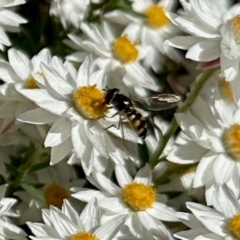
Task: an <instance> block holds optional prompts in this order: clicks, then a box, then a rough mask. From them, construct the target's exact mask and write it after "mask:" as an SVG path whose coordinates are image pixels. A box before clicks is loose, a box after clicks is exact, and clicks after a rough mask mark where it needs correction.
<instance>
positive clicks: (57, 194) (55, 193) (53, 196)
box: [45, 182, 69, 208]
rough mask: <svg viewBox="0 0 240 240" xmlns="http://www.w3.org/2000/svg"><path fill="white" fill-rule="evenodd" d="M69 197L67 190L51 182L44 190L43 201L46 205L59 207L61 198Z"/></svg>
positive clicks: (61, 201)
mask: <svg viewBox="0 0 240 240" xmlns="http://www.w3.org/2000/svg"><path fill="white" fill-rule="evenodd" d="M68 197H69V192H68V191H67V189H65V188H64V187H62V186H60V185H58V184H57V183H54V182H53V183H52V184H50V185H48V186H47V188H46V190H45V201H46V203H47V205H48V206H50V205H53V206H55V207H58V208H61V207H62V204H63V200H64V199H65V198H68Z"/></svg>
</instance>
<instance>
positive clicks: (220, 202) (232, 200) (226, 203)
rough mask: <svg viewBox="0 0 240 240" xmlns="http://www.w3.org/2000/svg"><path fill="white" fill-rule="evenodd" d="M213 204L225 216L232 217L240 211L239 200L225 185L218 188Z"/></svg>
mask: <svg viewBox="0 0 240 240" xmlns="http://www.w3.org/2000/svg"><path fill="white" fill-rule="evenodd" d="M213 204H214V207H215V208H216V209H217V210H218V211H220V212H222V213H223V215H224V216H225V217H226V218H232V217H233V216H234V215H236V214H238V213H239V212H240V205H239V202H238V201H237V199H236V197H235V196H234V195H233V193H232V192H231V190H230V189H229V188H228V187H227V186H226V185H223V186H221V187H220V188H219V190H218V192H217V194H216V195H215V198H214V202H213Z"/></svg>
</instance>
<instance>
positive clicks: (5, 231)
mask: <svg viewBox="0 0 240 240" xmlns="http://www.w3.org/2000/svg"><path fill="white" fill-rule="evenodd" d="M6 188H7V185H1V186H0V223H1V225H0V238H1V239H3V240H9V239H16V240H17V239H19V240H25V239H27V235H26V233H25V232H24V231H23V230H22V229H21V228H19V227H17V226H15V225H14V224H13V223H12V222H11V221H10V219H9V217H18V215H17V214H16V213H14V212H13V211H12V209H11V208H12V207H13V205H15V204H16V202H17V200H16V199H13V198H4V194H5V191H6Z"/></svg>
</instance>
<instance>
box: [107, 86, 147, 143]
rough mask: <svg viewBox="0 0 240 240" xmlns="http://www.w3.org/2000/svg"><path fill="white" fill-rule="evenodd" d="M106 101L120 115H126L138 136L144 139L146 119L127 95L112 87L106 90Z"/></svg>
mask: <svg viewBox="0 0 240 240" xmlns="http://www.w3.org/2000/svg"><path fill="white" fill-rule="evenodd" d="M105 99H106V103H107V104H110V105H112V106H113V107H114V108H115V109H116V110H117V111H118V113H119V114H120V115H122V116H124V117H126V118H127V119H128V120H129V122H130V123H131V125H132V126H133V128H134V129H135V130H136V132H137V134H138V136H139V137H140V138H142V139H144V138H145V137H146V135H147V122H146V119H145V118H144V117H143V116H142V114H141V113H139V112H138V111H137V110H136V109H134V106H133V104H132V102H131V100H130V98H128V97H127V96H125V95H123V94H120V93H119V89H117V88H112V89H107V90H106V96H105Z"/></svg>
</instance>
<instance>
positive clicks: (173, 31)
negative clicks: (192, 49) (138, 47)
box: [104, 0, 183, 72]
mask: <svg viewBox="0 0 240 240" xmlns="http://www.w3.org/2000/svg"><path fill="white" fill-rule="evenodd" d="M176 4H177V1H174V0H170V1H169V0H160V1H158V2H156V1H154V0H147V1H146V0H136V1H133V3H132V9H133V10H134V11H135V12H138V13H141V14H143V15H145V16H146V18H139V17H135V16H133V15H132V16H128V15H129V14H127V13H125V12H122V11H119V10H114V11H113V12H110V13H107V14H106V15H105V16H104V17H105V18H106V19H107V20H110V21H113V22H116V21H117V22H118V23H119V24H123V23H125V22H126V20H125V19H128V22H129V23H128V25H127V29H128V31H129V32H134V33H135V34H136V36H138V38H139V39H140V41H141V44H144V45H147V46H149V47H150V50H149V53H148V55H147V56H146V58H144V63H145V65H146V66H148V67H151V68H152V69H153V70H154V71H155V72H160V71H162V70H163V67H164V62H165V60H166V58H165V56H167V57H169V58H171V59H172V60H174V61H177V62H179V61H182V60H183V57H182V56H181V55H180V54H179V53H178V51H176V50H175V49H173V48H171V47H169V46H167V45H165V44H164V41H165V40H166V39H168V38H172V37H174V36H176V35H177V34H178V35H179V30H178V29H177V28H176V27H175V26H174V25H173V24H172V23H171V21H170V20H169V19H168V17H167V16H166V12H168V11H171V10H173V8H175V5H176Z"/></svg>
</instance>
